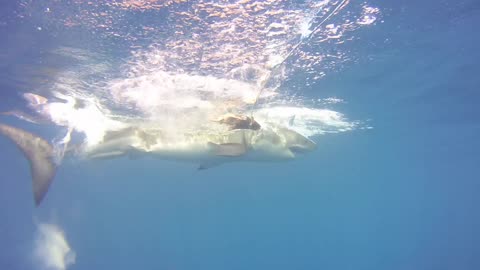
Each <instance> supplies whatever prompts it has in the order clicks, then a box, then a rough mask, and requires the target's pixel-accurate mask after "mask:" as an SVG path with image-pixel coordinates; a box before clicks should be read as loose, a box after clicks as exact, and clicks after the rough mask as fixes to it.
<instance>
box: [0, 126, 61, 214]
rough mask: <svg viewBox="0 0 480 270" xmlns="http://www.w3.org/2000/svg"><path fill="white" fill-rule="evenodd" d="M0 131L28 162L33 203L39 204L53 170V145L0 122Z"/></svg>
mask: <svg viewBox="0 0 480 270" xmlns="http://www.w3.org/2000/svg"><path fill="white" fill-rule="evenodd" d="M0 133H1V134H3V135H5V136H6V137H8V138H9V139H10V140H12V141H13V142H14V143H15V144H16V145H17V146H18V148H20V150H22V152H23V154H24V155H25V157H26V158H27V159H28V161H29V163H30V170H31V174H32V187H33V196H34V199H35V205H37V206H38V205H39V204H40V202H41V201H42V199H43V198H44V197H45V194H46V193H47V191H48V188H49V186H50V183H51V182H52V180H53V178H54V176H55V172H56V168H57V166H56V164H55V163H54V162H53V154H54V151H53V147H52V146H51V145H50V144H49V143H48V142H47V141H45V140H44V139H42V138H40V137H38V136H36V135H33V134H32V133H29V132H27V131H25V130H22V129H19V128H14V127H11V126H8V125H4V124H0Z"/></svg>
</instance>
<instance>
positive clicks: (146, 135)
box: [0, 124, 316, 206]
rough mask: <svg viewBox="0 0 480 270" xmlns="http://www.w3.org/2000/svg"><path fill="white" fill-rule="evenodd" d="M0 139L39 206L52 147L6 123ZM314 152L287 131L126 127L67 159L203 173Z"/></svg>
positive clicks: (52, 167)
mask: <svg viewBox="0 0 480 270" xmlns="http://www.w3.org/2000/svg"><path fill="white" fill-rule="evenodd" d="M0 134H3V135H5V136H6V137H8V138H9V139H10V140H12V141H13V142H14V143H15V144H16V145H17V146H18V148H19V149H20V150H21V151H22V152H23V154H24V156H25V157H26V158H27V159H28V161H29V163H30V169H31V174H32V186H33V194H34V199H35V204H36V205H37V206H38V205H39V204H40V203H41V201H42V199H43V198H44V197H45V195H46V193H47V191H48V188H49V186H50V184H51V182H52V180H53V178H54V176H55V172H56V168H57V165H56V163H55V162H54V160H55V150H54V148H53V147H52V146H51V145H50V144H49V143H48V142H47V141H45V140H44V139H42V138H40V137H38V136H36V135H34V134H32V133H29V132H27V131H25V130H22V129H19V128H15V127H11V126H8V125H5V124H0ZM314 149H316V145H315V143H314V142H312V141H311V140H309V139H308V138H305V137H304V136H302V135H300V134H299V133H297V132H295V131H292V130H289V129H285V128H262V129H260V130H250V129H247V130H233V131H228V132H226V133H218V132H217V133H210V132H198V133H193V134H181V135H180V136H177V137H173V138H172V137H171V136H167V135H165V134H163V133H162V132H161V131H159V130H158V129H145V128H137V127H128V128H125V129H123V130H117V131H110V132H107V134H105V135H104V137H103V141H101V142H99V143H97V144H94V145H85V146H83V147H82V148H81V149H80V150H79V149H78V148H77V149H75V151H72V152H74V153H70V154H77V155H80V157H83V158H85V159H111V158H116V157H121V156H130V157H138V156H153V157H158V158H160V159H168V160H176V161H185V162H193V163H196V164H199V165H200V166H199V168H198V169H201V170H203V169H208V168H211V167H214V166H218V165H220V164H222V163H226V162H235V161H253V162H275V161H285V160H290V159H294V158H295V157H296V156H297V155H301V154H304V153H307V152H310V151H313V150H314ZM67 154H68V153H67Z"/></svg>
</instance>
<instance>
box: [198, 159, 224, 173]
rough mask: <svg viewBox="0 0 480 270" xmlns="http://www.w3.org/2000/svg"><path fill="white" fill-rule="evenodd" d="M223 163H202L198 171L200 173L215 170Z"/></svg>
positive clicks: (217, 161)
mask: <svg viewBox="0 0 480 270" xmlns="http://www.w3.org/2000/svg"><path fill="white" fill-rule="evenodd" d="M222 163H223V162H222V161H220V160H209V161H205V162H203V163H201V164H200V165H199V166H198V170H199V171H203V170H206V169H210V168H213V167H217V166H220V165H221V164H222Z"/></svg>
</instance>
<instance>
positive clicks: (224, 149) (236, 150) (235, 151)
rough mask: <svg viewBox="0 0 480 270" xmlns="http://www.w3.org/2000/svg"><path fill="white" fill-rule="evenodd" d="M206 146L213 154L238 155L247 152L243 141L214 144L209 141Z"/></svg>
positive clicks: (223, 155)
mask: <svg viewBox="0 0 480 270" xmlns="http://www.w3.org/2000/svg"><path fill="white" fill-rule="evenodd" d="M208 146H209V147H210V149H211V151H212V153H213V154H214V155H216V156H222V157H238V156H241V155H244V154H245V153H246V152H247V148H246V147H245V144H243V143H223V144H216V143H212V142H209V143H208Z"/></svg>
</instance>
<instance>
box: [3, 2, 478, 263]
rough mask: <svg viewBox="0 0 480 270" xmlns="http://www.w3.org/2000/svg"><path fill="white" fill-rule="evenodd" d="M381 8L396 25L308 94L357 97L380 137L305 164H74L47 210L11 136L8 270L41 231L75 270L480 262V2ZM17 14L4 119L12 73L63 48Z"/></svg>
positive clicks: (7, 32) (355, 141) (355, 136)
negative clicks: (62, 241)
mask: <svg viewBox="0 0 480 270" xmlns="http://www.w3.org/2000/svg"><path fill="white" fill-rule="evenodd" d="M369 4H372V5H374V6H377V7H379V8H380V9H381V10H382V13H383V15H382V19H383V20H384V23H381V24H377V25H375V26H372V27H369V28H365V29H362V30H360V33H359V34H358V35H359V36H360V37H361V38H360V39H359V40H356V41H355V42H353V43H352V44H351V46H352V48H351V51H353V53H355V54H356V55H357V56H358V58H359V60H358V61H356V62H355V63H350V64H348V65H347V66H346V67H344V68H343V69H341V70H339V71H337V72H332V73H329V74H328V75H327V76H325V77H324V78H323V79H321V80H319V81H318V82H317V83H316V84H314V85H313V86H311V87H310V88H305V89H303V91H304V92H303V93H304V94H305V95H309V96H312V97H315V98H317V97H318V98H323V97H330V96H337V97H340V98H342V99H345V100H346V101H347V103H346V104H342V105H340V106H341V111H342V112H344V113H346V114H347V115H349V116H353V117H354V118H355V119H370V121H369V124H370V125H371V126H373V127H374V128H373V129H371V130H356V131H353V132H347V133H341V134H331V135H324V136H319V137H316V138H315V141H316V142H317V143H318V150H317V151H316V152H315V153H313V154H310V155H308V156H306V157H305V158H302V159H300V160H295V161H292V162H289V163H284V164H280V165H278V164H260V165H258V164H241V163H240V164H227V165H224V166H220V167H218V168H214V169H210V170H206V171H201V172H199V171H197V170H196V167H194V166H192V165H190V164H182V163H173V162H165V161H158V160H154V159H141V160H133V161H132V160H128V159H120V160H112V161H105V162H101V163H94V162H90V163H89V162H87V163H76V162H67V163H66V164H63V165H62V167H61V168H60V169H59V171H58V173H57V176H56V180H55V181H54V183H53V185H52V187H51V189H50V191H49V194H48V198H47V199H46V200H45V201H44V203H43V204H42V205H41V207H39V208H35V207H34V206H33V202H32V198H31V192H30V191H31V183H30V180H29V178H30V176H29V167H28V163H27V161H26V160H24V158H23V157H22V155H21V153H20V152H19V151H18V149H16V148H15V146H14V145H12V144H11V143H10V142H9V141H7V140H6V139H4V138H0V149H1V152H2V153H1V155H0V164H2V165H1V172H2V174H1V177H0V178H1V181H0V205H2V206H1V208H0V240H1V241H0V269H40V268H39V266H38V265H36V264H35V263H34V261H33V260H32V255H31V253H32V249H33V242H34V238H35V231H36V225H35V224H36V222H49V223H56V224H59V226H60V227H61V228H62V229H63V230H64V231H65V233H66V237H67V239H68V242H69V243H70V245H71V247H72V248H73V250H75V253H76V256H77V258H76V262H75V264H73V265H71V266H69V267H68V269H182V270H186V269H209V270H214V269H239V270H240V269H342V270H343V269H355V270H358V269H382V270H383V269H389V270H395V269H398V270H400V269H402V270H403V269H415V270H417V269H418V270H423V269H452V270H453V269H466V270H467V269H468V270H470V269H471V270H474V269H480V247H479V242H480V229H479V228H480V214H479V211H478V209H477V206H478V205H479V204H480V196H479V195H478V194H479V192H480V183H479V179H480V178H479V172H478V170H479V160H480V159H479V150H480V142H479V140H478V138H479V135H480V119H479V115H480V109H479V106H478V104H479V101H480V92H479V91H480V76H479V75H478V72H479V71H480V68H479V66H478V63H479V61H480V52H479V51H478V44H479V42H480V35H479V34H478V29H477V27H478V25H480V3H478V1H475V0H471V1H423V2H421V3H419V2H418V1H370V2H369ZM9 5H11V6H7V4H3V3H2V11H1V15H2V16H4V18H5V20H6V21H8V22H9V23H8V24H6V25H2V26H0V30H1V34H2V36H4V37H5V39H3V38H2V39H3V40H4V41H2V42H1V45H0V49H1V50H2V52H1V54H0V57H1V58H0V59H3V60H2V63H1V64H0V70H1V71H3V74H1V75H0V80H1V81H0V86H2V88H3V89H2V90H1V91H2V92H1V93H2V94H1V95H2V96H1V104H0V108H1V109H2V110H5V109H9V108H12V107H15V106H16V105H17V103H18V104H20V103H21V102H22V100H21V99H20V98H19V97H18V94H17V91H18V90H17V88H16V87H17V84H16V81H15V80H14V79H12V76H14V74H17V73H16V72H17V69H16V68H15V67H17V66H23V65H32V64H37V65H41V55H42V50H43V49H47V48H49V47H51V46H55V42H56V40H55V39H54V38H52V39H49V38H48V37H45V36H41V35H40V34H38V33H37V32H35V31H31V32H29V31H27V30H25V29H24V27H26V26H25V24H27V23H25V22H22V23H23V24H19V25H17V26H15V24H12V21H14V18H13V17H12V18H11V17H9V16H10V15H11V13H9V12H10V11H12V12H13V10H15V5H13V4H9ZM35 33H37V34H35ZM36 35H38V36H36ZM78 38H83V37H78ZM86 39H87V38H86ZM92 42H93V41H92ZM20 84H21V83H20ZM1 121H2V122H4V123H5V122H6V123H10V124H15V125H16V126H20V127H25V128H28V129H29V130H32V131H35V132H38V133H40V134H45V133H46V132H48V131H44V130H41V127H36V126H30V125H28V124H25V123H19V122H18V121H16V120H14V119H9V118H6V117H3V118H2V119H1Z"/></svg>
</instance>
